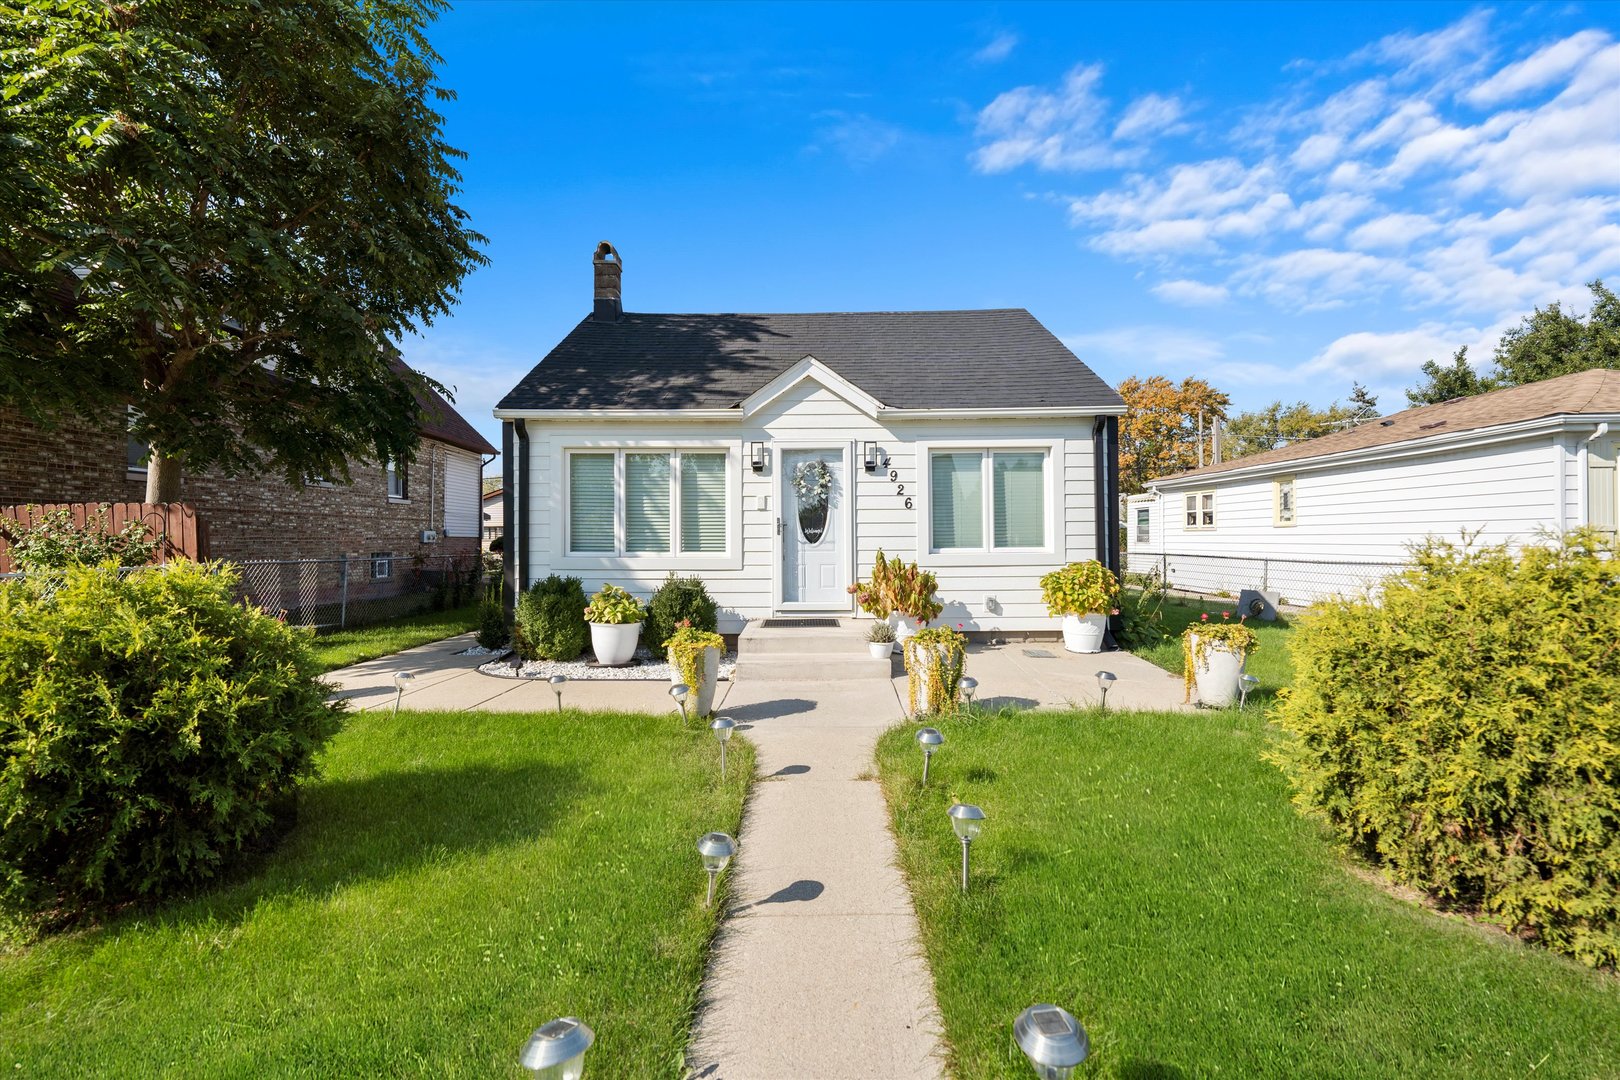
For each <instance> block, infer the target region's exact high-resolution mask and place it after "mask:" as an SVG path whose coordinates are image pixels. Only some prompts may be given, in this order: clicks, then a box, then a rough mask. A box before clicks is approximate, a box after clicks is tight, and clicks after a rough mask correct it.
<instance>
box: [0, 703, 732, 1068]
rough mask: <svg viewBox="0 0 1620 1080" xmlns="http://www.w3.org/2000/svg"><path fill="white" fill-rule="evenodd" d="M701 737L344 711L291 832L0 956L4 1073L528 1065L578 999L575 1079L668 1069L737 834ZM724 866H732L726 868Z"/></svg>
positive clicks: (534, 718) (609, 721)
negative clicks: (526, 1048)
mask: <svg viewBox="0 0 1620 1080" xmlns="http://www.w3.org/2000/svg"><path fill="white" fill-rule="evenodd" d="M732 752H733V756H732V758H731V766H732V767H731V768H730V769H729V770H728V773H729V776H730V778H731V779H730V781H729V783H727V784H726V785H725V786H724V787H721V786H720V783H719V780H718V766H717V763H718V760H719V759H718V749H717V747H716V744H715V741H714V740H713V739H712V738H710V737H709V736H708V733H707V732H703V733H701V734H682V733H680V732H678V731H677V730H676V724H675V722H674V721H672V720H671V719H670V718H669V717H667V716H666V717H658V718H653V717H646V716H622V715H613V714H601V713H597V714H585V715H581V714H579V713H577V712H569V713H565V714H563V715H562V716H560V717H559V716H558V715H556V714H554V713H540V714H532V715H505V714H478V713H411V712H402V713H400V714H399V717H398V719H397V720H394V719H391V718H390V717H389V716H388V715H387V714H386V713H360V714H356V715H354V716H352V717H351V718H350V721H349V726H348V728H347V729H346V730H345V731H344V732H343V733H342V734H341V735H339V736H338V737H337V738H336V739H335V740H334V741H333V743H332V745H331V747H330V749H329V751H328V753H327V754H326V756H325V759H324V765H325V772H324V775H323V777H322V778H321V779H320V780H319V781H317V782H315V783H314V784H312V785H310V786H309V787H307V788H306V789H305V790H304V792H303V795H302V800H301V810H300V823H299V825H298V826H297V828H296V829H295V830H294V831H293V833H292V834H291V835H290V836H289V837H288V838H287V839H286V840H285V841H284V842H283V844H282V846H281V847H280V848H279V849H278V850H277V851H276V852H275V853H274V854H272V855H270V856H267V857H265V858H263V859H262V860H261V861H260V863H259V864H258V865H257V866H254V867H252V868H251V869H250V870H248V871H245V872H243V873H242V874H241V876H240V878H239V880H237V881H236V882H235V883H233V884H230V885H228V886H224V887H221V888H219V889H217V890H215V891H212V892H209V893H207V894H206V895H203V896H201V897H198V898H196V899H193V900H190V901H188V902H179V903H174V904H172V905H169V906H166V907H163V908H161V909H159V910H156V911H153V912H149V913H146V914H142V915H131V916H128V917H125V918H122V919H119V920H117V921H115V922H113V923H112V924H110V925H108V926H106V927H104V928H101V929H98V930H94V931H90V932H84V933H79V934H75V935H70V936H62V937H58V938H54V939H49V940H46V941H44V942H42V943H39V944H37V945H35V946H33V947H32V948H30V949H28V950H25V951H22V952H16V953H12V954H9V955H3V956H0V1055H3V1056H0V1068H3V1069H4V1072H5V1074H6V1075H8V1076H10V1075H15V1076H19V1077H28V1076H53V1077H75V1078H78V1077H88V1076H172V1077H187V1078H190V1077H216V1076H219V1077H222V1076H278V1077H279V1076H308V1077H333V1076H432V1077H449V1076H468V1077H474V1076H476V1077H488V1076H506V1075H524V1074H523V1073H522V1072H521V1070H520V1069H519V1068H518V1067H517V1065H516V1061H517V1052H518V1049H519V1048H520V1047H521V1046H522V1044H523V1042H524V1040H525V1039H526V1038H527V1037H528V1035H529V1032H530V1031H531V1030H532V1029H533V1028H535V1027H536V1026H538V1025H539V1024H541V1023H543V1022H544V1021H546V1020H549V1019H551V1018H553V1017H556V1016H560V1015H565V1014H575V1015H578V1016H579V1017H581V1018H582V1019H584V1020H585V1021H586V1022H587V1023H588V1024H590V1025H591V1027H593V1028H594V1029H595V1030H596V1034H597V1043H596V1047H595V1049H594V1050H593V1051H592V1052H591V1056H590V1058H589V1059H588V1062H589V1071H590V1074H591V1075H594V1076H601V1077H608V1076H638V1077H639V1076H658V1075H665V1076H672V1075H677V1074H678V1071H679V1070H678V1067H677V1063H678V1062H679V1060H680V1056H681V1053H682V1050H683V1047H684V1046H685V1044H686V1037H687V1028H688V1024H689V1022H690V1019H691V1016H692V1012H693V1009H694V1006H695V1003H696V1001H697V995H698V986H699V982H700V980H701V978H702V975H703V968H704V962H705V954H706V950H707V944H708V941H709V938H710V935H711V932H712V930H713V928H714V916H713V912H712V911H711V910H710V909H706V908H704V906H703V890H704V885H705V882H706V880H707V879H706V878H705V876H704V874H703V870H702V866H701V864H700V862H699V860H698V856H697V851H696V843H697V839H698V837H699V836H700V835H702V834H703V833H704V832H706V831H709V830H711V829H723V830H725V831H728V832H731V833H732V834H733V835H735V834H736V830H737V826H738V823H739V821H740V818H741V811H742V803H743V796H744V792H745V789H746V786H747V781H746V779H745V778H746V777H748V776H750V775H751V774H752V771H753V758H752V752H751V750H750V748H749V747H748V745H747V744H746V743H745V742H743V741H742V740H737V741H735V742H734V743H733V744H732ZM722 880H724V879H722Z"/></svg>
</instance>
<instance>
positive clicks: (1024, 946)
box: [879, 710, 1620, 1080]
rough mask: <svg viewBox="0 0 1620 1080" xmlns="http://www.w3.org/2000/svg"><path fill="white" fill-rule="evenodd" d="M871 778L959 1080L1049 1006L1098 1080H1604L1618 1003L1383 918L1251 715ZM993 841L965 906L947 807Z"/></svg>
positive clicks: (1539, 958) (1471, 936) (1611, 1060)
mask: <svg viewBox="0 0 1620 1080" xmlns="http://www.w3.org/2000/svg"><path fill="white" fill-rule="evenodd" d="M940 727H941V729H942V730H943V731H944V733H945V738H946V742H945V745H944V747H943V749H942V750H941V752H940V753H938V754H936V755H935V757H934V764H933V772H932V776H931V778H930V785H929V787H928V788H927V789H926V790H920V789H919V786H918V774H919V771H920V765H921V755H920V754H919V753H918V751H917V749H916V745H915V743H914V733H915V728H912V727H910V726H903V727H900V728H897V729H895V730H894V731H891V732H889V733H888V734H887V735H886V736H885V737H884V739H883V741H882V743H881V744H880V747H879V766H880V774H881V779H882V782H883V785H884V789H885V791H886V793H887V796H888V801H889V806H890V810H891V814H892V817H893V821H894V825H895V829H896V832H897V834H898V836H899V840H900V849H901V861H902V865H903V867H904V869H905V871H906V874H907V875H908V877H909V878H910V881H911V885H912V893H913V896H914V898H915V901H916V904H917V913H918V916H919V918H920V920H921V924H922V930H923V937H924V943H925V948H926V951H927V955H928V959H929V962H930V963H931V965H932V967H933V974H934V982H935V986H936V987H937V990H938V995H939V1003H940V1007H941V1010H942V1013H943V1017H944V1023H945V1029H946V1034H947V1037H948V1039H949V1042H950V1044H951V1047H952V1055H951V1065H952V1072H953V1075H954V1076H956V1077H957V1080H974V1078H979V1077H1006V1076H1021V1075H1026V1073H1025V1072H1024V1071H1023V1070H1024V1069H1025V1068H1026V1066H1024V1065H1023V1063H1022V1061H1021V1059H1020V1058H1018V1056H1017V1051H1016V1050H1015V1049H1014V1047H1013V1045H1012V1041H1011V1038H1010V1036H1009V1031H1010V1025H1011V1022H1012V1020H1013V1018H1014V1017H1015V1016H1016V1015H1017V1014H1018V1012H1019V1011H1020V1010H1021V1009H1023V1008H1024V1007H1025V1006H1027V1005H1030V1004H1033V1003H1035V1002H1037V1001H1052V1002H1056V1003H1058V1004H1060V1005H1063V1006H1065V1007H1066V1008H1068V1009H1069V1010H1070V1011H1071V1012H1074V1013H1075V1014H1076V1015H1077V1016H1078V1017H1079V1018H1080V1020H1081V1022H1082V1023H1084V1024H1085V1025H1086V1026H1087V1028H1088V1029H1089V1031H1090V1034H1091V1037H1092V1045H1093V1057H1092V1059H1091V1062H1090V1064H1089V1065H1088V1066H1087V1067H1086V1069H1084V1070H1082V1074H1083V1075H1086V1076H1109V1077H1135V1078H1146V1077H1194V1076H1216V1075H1221V1076H1232V1077H1251V1076H1253V1077H1262V1076H1263V1077H1425V1078H1431V1077H1458V1078H1468V1080H1480V1078H1490V1077H1523V1076H1530V1075H1534V1076H1535V1077H1538V1078H1541V1077H1549V1076H1551V1077H1571V1078H1577V1077H1578V1078H1591V1077H1615V1076H1620V979H1617V978H1616V977H1615V976H1613V975H1612V974H1611V975H1604V974H1600V973H1595V972H1592V971H1589V970H1586V969H1584V968H1580V967H1578V966H1576V965H1574V964H1573V963H1570V962H1567V961H1565V960H1563V959H1561V958H1559V957H1557V956H1554V955H1552V954H1549V953H1547V952H1545V951H1543V950H1540V949H1537V948H1534V947H1531V946H1527V945H1523V944H1520V943H1519V942H1517V941H1514V940H1512V939H1510V938H1508V937H1507V936H1506V935H1504V934H1500V933H1498V932H1496V931H1494V930H1491V929H1488V928H1482V927H1478V926H1474V925H1470V924H1468V923H1466V922H1464V921H1462V920H1459V919H1454V918H1447V917H1443V916H1440V915H1437V914H1434V913H1432V912H1430V911H1427V910H1425V909H1423V908H1421V907H1419V906H1417V905H1415V904H1413V903H1409V902H1407V901H1404V900H1400V899H1397V898H1395V897H1392V896H1390V895H1387V894H1386V893H1385V892H1384V891H1383V890H1382V889H1380V888H1379V887H1378V886H1377V885H1375V884H1371V883H1369V882H1368V881H1365V880H1363V879H1361V878H1359V877H1357V876H1356V875H1355V874H1353V873H1352V872H1351V871H1350V870H1349V869H1348V868H1347V865H1346V863H1344V862H1343V861H1341V860H1340V859H1339V858H1338V857H1337V856H1336V854H1335V852H1334V850H1333V849H1332V848H1331V847H1330V846H1329V844H1328V843H1327V842H1326V841H1325V840H1324V839H1323V837H1322V834H1321V833H1320V832H1319V830H1318V829H1317V828H1316V826H1315V825H1313V824H1312V822H1310V821H1309V820H1308V819H1306V818H1304V817H1302V816H1301V815H1299V814H1298V813H1296V812H1295V810H1294V809H1293V808H1292V807H1291V806H1290V805H1289V802H1288V792H1287V790H1286V787H1285V785H1284V782H1283V779H1282V776H1281V774H1279V773H1278V772H1277V770H1276V769H1274V768H1273V767H1272V766H1270V765H1267V764H1265V763H1263V762H1262V761H1260V759H1259V754H1260V750H1261V748H1262V743H1263V741H1264V740H1265V739H1266V738H1268V737H1269V736H1268V735H1267V733H1266V729H1265V727H1264V721H1263V719H1262V714H1261V713H1259V712H1258V711H1253V712H1249V713H1246V714H1240V713H1237V712H1236V711H1234V710H1224V711H1220V712H1209V713H1195V714H1151V713H1123V714H1121V713H1110V714H1108V715H1106V716H1103V715H1099V714H1098V713H1096V712H1094V711H1093V712H1085V713H1065V714H1053V713H1029V712H1026V713H1007V714H1002V715H998V716H994V717H982V716H981V717H978V718H970V719H958V720H945V721H943V722H942V723H941V724H940ZM956 800H961V801H964V802H972V803H977V804H979V805H981V806H983V807H984V809H985V812H986V815H987V817H988V820H987V821H986V823H985V828H984V833H983V835H982V836H981V837H980V839H979V840H978V841H977V842H976V843H975V844H974V846H973V883H972V892H971V894H970V895H969V896H967V897H966V898H963V897H962V896H961V895H960V893H959V892H958V885H957V873H958V868H959V859H960V850H961V849H960V846H959V844H958V842H957V840H956V838H955V836H954V835H953V834H952V832H951V829H950V825H949V822H948V819H947V818H946V814H945V809H946V807H947V806H949V805H950V803H951V802H953V801H956Z"/></svg>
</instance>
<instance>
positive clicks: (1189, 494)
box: [1177, 488, 1221, 532]
mask: <svg viewBox="0 0 1620 1080" xmlns="http://www.w3.org/2000/svg"><path fill="white" fill-rule="evenodd" d="M1205 495H1208V496H1209V512H1210V516H1211V518H1212V519H1213V520H1212V521H1211V522H1210V524H1208V525H1188V524H1187V500H1188V499H1194V500H1196V501H1195V502H1194V504H1193V505H1194V506H1196V507H1197V508H1198V519H1199V521H1202V520H1203V514H1204V496H1205ZM1177 516H1178V517H1179V518H1180V520H1181V529H1182V531H1183V532H1214V531H1215V526H1216V525H1218V524H1220V520H1221V509H1220V505H1219V500H1218V499H1216V498H1215V489H1214V488H1199V489H1198V490H1197V491H1183V492H1182V493H1181V510H1180V512H1179V514H1178V515H1177Z"/></svg>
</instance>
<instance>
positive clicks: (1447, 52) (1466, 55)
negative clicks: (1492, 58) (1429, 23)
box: [1351, 11, 1491, 78]
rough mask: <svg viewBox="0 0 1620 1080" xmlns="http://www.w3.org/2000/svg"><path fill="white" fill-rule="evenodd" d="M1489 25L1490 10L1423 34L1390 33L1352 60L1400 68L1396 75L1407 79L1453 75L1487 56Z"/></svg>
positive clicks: (1358, 53) (1473, 14)
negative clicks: (1437, 74)
mask: <svg viewBox="0 0 1620 1080" xmlns="http://www.w3.org/2000/svg"><path fill="white" fill-rule="evenodd" d="M1490 22H1491V13H1490V12H1489V11H1473V12H1470V13H1469V14H1467V15H1464V16H1463V17H1462V18H1461V19H1458V20H1457V21H1456V22H1454V23H1452V24H1451V25H1450V26H1443V27H1441V28H1440V29H1438V30H1431V31H1430V32H1428V33H1426V34H1411V33H1401V34H1390V35H1389V36H1388V37H1384V38H1381V39H1380V40H1378V41H1377V42H1375V43H1373V44H1372V45H1370V46H1368V47H1367V48H1365V49H1361V50H1359V51H1358V52H1356V53H1355V54H1353V55H1352V56H1351V60H1353V61H1354V60H1364V61H1365V60H1372V61H1378V62H1382V63H1386V64H1395V65H1399V67H1400V71H1399V74H1401V75H1402V76H1405V77H1407V78H1415V77H1418V76H1423V75H1433V74H1436V73H1439V74H1440V75H1442V76H1444V75H1447V74H1451V73H1455V72H1456V71H1457V70H1458V69H1459V68H1465V67H1468V66H1470V65H1472V64H1476V63H1478V62H1480V61H1481V60H1483V59H1484V58H1485V57H1487V56H1488V55H1489V54H1490V52H1491V41H1490Z"/></svg>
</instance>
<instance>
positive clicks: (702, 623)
mask: <svg viewBox="0 0 1620 1080" xmlns="http://www.w3.org/2000/svg"><path fill="white" fill-rule="evenodd" d="M718 619H719V610H718V608H717V607H716V606H715V602H714V598H713V597H711V596H710V595H709V590H708V587H707V586H705V585H704V584H703V579H702V578H699V577H684V578H683V577H676V576H675V574H674V573H673V572H671V573H670V575H669V577H667V578H665V579H664V583H663V584H662V585H660V586H658V588H657V589H656V590H655V591H654V592H653V594H652V599H651V600H650V601H648V602H647V619H646V623H645V624H644V625H643V626H642V628H641V640H642V641H643V642H644V643H646V646H647V648H649V649H651V650H652V652H653V655H654V656H655V657H656V656H658V655H659V654H660V652H661V650H662V649H663V648H664V646H665V645H667V644H668V643H669V639H670V638H671V637H673V636H674V634H675V628H676V627H677V626H678V625H679V624H680V623H682V622H689V623H691V624H692V629H694V630H706V631H708V632H709V633H713V632H714V631H715V629H716V627H717V626H718V625H719V622H718Z"/></svg>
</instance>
